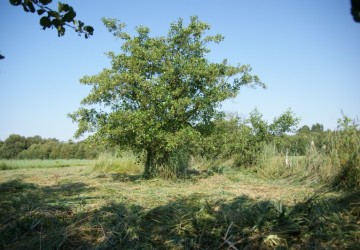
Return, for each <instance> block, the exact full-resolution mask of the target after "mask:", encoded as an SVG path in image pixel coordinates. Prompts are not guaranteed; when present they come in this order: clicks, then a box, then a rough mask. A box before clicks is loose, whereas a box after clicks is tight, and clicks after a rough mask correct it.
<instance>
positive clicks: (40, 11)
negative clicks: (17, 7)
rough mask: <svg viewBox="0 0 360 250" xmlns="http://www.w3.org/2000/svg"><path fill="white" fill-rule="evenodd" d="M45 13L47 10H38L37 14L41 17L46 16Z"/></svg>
mask: <svg viewBox="0 0 360 250" xmlns="http://www.w3.org/2000/svg"><path fill="white" fill-rule="evenodd" d="M45 12H46V10H44V9H38V10H37V13H38V15H39V16H41V15H42V14H44V13H45Z"/></svg>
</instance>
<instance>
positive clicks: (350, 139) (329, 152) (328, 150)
mask: <svg viewBox="0 0 360 250" xmlns="http://www.w3.org/2000/svg"><path fill="white" fill-rule="evenodd" d="M255 171H256V172H257V174H258V175H259V176H260V177H261V178H265V179H282V178H287V179H289V180H293V181H296V182H301V183H308V184H309V183H315V184H316V183H317V184H331V185H332V186H333V187H338V188H342V189H351V190H357V189H359V188H360V134H359V132H358V131H356V130H354V131H337V132H334V133H331V134H329V135H328V137H327V138H326V142H325V144H324V145H323V147H322V148H320V149H319V148H316V147H315V146H314V145H313V143H312V142H311V141H309V143H308V147H307V148H306V152H305V155H303V156H296V155H288V154H287V153H286V152H279V151H278V150H277V149H276V147H275V145H272V144H268V145H265V146H264V147H263V149H262V151H261V152H260V155H259V157H258V163H257V165H256V167H255Z"/></svg>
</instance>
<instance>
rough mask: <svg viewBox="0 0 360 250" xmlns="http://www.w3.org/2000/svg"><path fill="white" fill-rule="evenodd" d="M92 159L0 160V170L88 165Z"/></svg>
mask: <svg viewBox="0 0 360 250" xmlns="http://www.w3.org/2000/svg"><path fill="white" fill-rule="evenodd" d="M92 163H93V160H79V159H69V160H39V159H36V160H0V170H11V169H29V168H62V167H70V166H88V165H91V164H92Z"/></svg>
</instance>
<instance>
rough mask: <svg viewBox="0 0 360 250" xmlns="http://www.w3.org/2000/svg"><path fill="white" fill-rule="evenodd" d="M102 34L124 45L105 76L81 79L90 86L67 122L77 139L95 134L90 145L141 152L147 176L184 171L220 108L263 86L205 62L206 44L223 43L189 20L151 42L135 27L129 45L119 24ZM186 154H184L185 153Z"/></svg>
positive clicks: (245, 69)
mask: <svg viewBox="0 0 360 250" xmlns="http://www.w3.org/2000/svg"><path fill="white" fill-rule="evenodd" d="M103 22H104V24H105V25H106V27H107V28H108V29H109V31H110V32H112V33H113V34H114V36H116V37H117V38H119V39H122V40H123V44H122V46H121V49H122V52H121V53H120V54H115V53H114V52H109V53H108V56H109V57H110V59H111V61H112V67H111V68H110V69H104V70H103V71H102V72H100V73H99V74H98V75H93V76H85V77H83V78H82V79H81V83H82V84H86V85H90V86H92V87H93V88H92V90H91V93H90V94H89V95H88V96H87V97H86V98H85V99H83V100H82V104H83V105H91V106H92V107H94V105H96V104H98V105H100V107H101V106H103V107H105V109H104V108H98V109H97V108H85V107H83V108H80V109H79V110H78V111H77V112H75V113H73V114H71V115H70V117H71V118H72V119H73V121H75V122H77V123H78V125H79V127H78V130H77V132H76V136H80V135H82V134H84V133H86V132H95V134H94V135H93V136H92V139H94V140H95V141H104V142H106V143H108V144H110V145H120V146H122V147H129V148H131V149H132V150H134V151H135V152H137V153H141V152H143V151H145V152H146V154H147V156H146V161H145V171H144V175H145V176H146V177H147V178H151V177H152V176H154V175H156V169H157V168H158V166H163V167H169V168H170V169H174V168H175V169H179V166H180V165H181V167H180V168H181V169H182V168H183V166H186V165H187V164H185V163H184V162H177V163H175V165H178V166H177V167H171V166H170V165H172V164H173V161H174V159H179V161H183V160H184V159H185V158H186V157H185V158H184V157H180V158H181V160H180V158H179V157H178V156H176V155H177V154H178V153H177V152H178V151H182V152H183V153H181V154H182V155H187V154H191V151H192V148H193V145H194V144H195V143H196V142H197V141H198V140H199V138H200V136H201V135H202V134H203V133H204V131H208V127H209V126H212V119H213V118H214V117H215V116H216V115H217V114H218V113H219V112H218V111H217V108H218V107H219V106H220V103H221V102H222V101H224V100H226V99H228V98H232V97H235V96H236V95H237V93H238V91H239V89H240V87H241V86H245V85H250V86H256V85H259V86H262V87H264V86H265V85H264V84H263V83H261V82H260V80H259V78H258V77H257V76H254V75H251V74H250V71H251V68H250V66H249V65H238V66H231V65H229V64H228V63H227V61H226V60H224V61H223V62H222V63H211V62H209V61H208V60H207V59H206V55H207V54H208V53H209V52H210V50H209V48H208V44H209V43H210V42H215V43H219V42H221V41H222V40H223V37H222V36H221V35H215V36H205V37H204V34H205V32H206V31H208V30H209V29H210V25H208V24H206V23H203V22H201V21H199V19H198V18H197V17H191V21H190V23H189V25H188V26H185V25H184V24H183V20H182V19H179V20H178V21H177V22H174V23H172V24H171V26H170V30H169V32H168V35H167V37H151V36H150V29H149V28H147V27H143V26H139V27H137V28H136V31H137V35H136V36H134V37H132V36H131V35H130V34H127V33H125V32H123V28H124V27H125V25H124V24H121V23H119V22H118V21H117V20H115V19H104V20H103ZM185 149H186V150H187V151H188V152H184V150H185Z"/></svg>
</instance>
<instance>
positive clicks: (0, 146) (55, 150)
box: [0, 134, 98, 159]
mask: <svg viewBox="0 0 360 250" xmlns="http://www.w3.org/2000/svg"><path fill="white" fill-rule="evenodd" d="M97 155H98V149H96V148H94V147H90V146H88V145H87V144H86V143H85V142H73V141H68V142H61V141H59V140H58V139H55V138H49V139H45V138H41V136H38V135H37V136H33V137H24V136H21V135H17V134H12V135H10V136H9V137H8V138H7V139H6V140H5V141H0V159H93V158H96V157H97Z"/></svg>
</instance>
